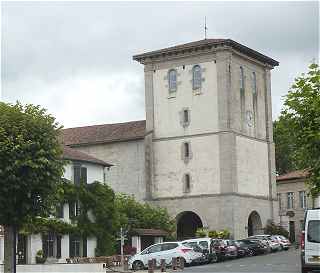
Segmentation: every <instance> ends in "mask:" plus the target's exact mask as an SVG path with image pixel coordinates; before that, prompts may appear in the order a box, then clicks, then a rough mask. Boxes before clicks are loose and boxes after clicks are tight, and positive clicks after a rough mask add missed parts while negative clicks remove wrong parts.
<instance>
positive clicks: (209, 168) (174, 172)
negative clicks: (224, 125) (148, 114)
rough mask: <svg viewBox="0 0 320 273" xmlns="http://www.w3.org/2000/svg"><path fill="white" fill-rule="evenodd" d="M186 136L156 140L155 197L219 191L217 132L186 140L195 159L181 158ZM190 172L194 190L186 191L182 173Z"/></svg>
mask: <svg viewBox="0 0 320 273" xmlns="http://www.w3.org/2000/svg"><path fill="white" fill-rule="evenodd" d="M184 141H186V139H177V140H170V141H169V140H168V141H157V142H154V197H156V198H157V197H169V196H170V197H172V196H182V195H188V194H189V195H197V194H214V193H219V192H220V176H219V175H220V174H219V148H218V147H219V137H218V136H217V135H210V136H201V137H193V138H189V139H187V141H188V142H190V145H191V152H192V158H191V159H190V161H189V162H188V163H185V162H184V160H182V157H181V153H182V149H181V146H182V143H183V142H184ZM185 173H189V174H190V175H191V191H190V193H188V194H184V193H183V175H184V174H185Z"/></svg>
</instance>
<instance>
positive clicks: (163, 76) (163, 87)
mask: <svg viewBox="0 0 320 273" xmlns="http://www.w3.org/2000/svg"><path fill="white" fill-rule="evenodd" d="M195 64H197V63H195ZM195 64H194V65H195ZM198 64H199V65H200V66H201V68H202V69H203V72H202V78H203V79H204V81H203V82H202V87H201V90H198V91H199V92H200V94H198V95H196V94H195V92H194V90H193V89H192V67H193V65H185V68H184V69H183V65H181V64H180V66H176V65H175V64H172V67H170V68H165V69H159V70H156V71H155V73H154V74H153V88H154V92H153V93H154V124H155V130H154V136H155V138H162V137H171V136H177V135H178V136H182V135H190V134H199V133H206V132H212V131H216V130H217V129H218V115H217V101H218V99H217V72H216V64H215V63H214V62H213V61H211V62H203V63H198ZM170 69H176V70H177V73H178V78H177V82H178V87H177V91H176V95H175V97H172V98H168V97H169V91H168V80H167V74H168V71H169V70H170ZM198 91H197V92H198ZM185 107H187V108H189V110H190V120H191V122H190V124H189V126H188V127H186V128H183V126H181V124H180V115H179V112H181V111H182V109H183V108H185Z"/></svg>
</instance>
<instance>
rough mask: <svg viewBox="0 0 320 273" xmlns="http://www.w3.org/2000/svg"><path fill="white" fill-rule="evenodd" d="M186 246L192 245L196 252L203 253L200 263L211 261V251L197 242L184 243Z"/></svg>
mask: <svg viewBox="0 0 320 273" xmlns="http://www.w3.org/2000/svg"><path fill="white" fill-rule="evenodd" d="M182 244H183V245H184V246H187V247H191V248H192V249H193V250H194V251H195V252H199V253H201V254H202V257H201V258H200V259H199V260H198V261H197V263H199V264H204V263H209V253H208V250H207V249H204V248H202V247H201V246H199V245H198V244H197V243H195V242H192V243H188V242H187V243H182Z"/></svg>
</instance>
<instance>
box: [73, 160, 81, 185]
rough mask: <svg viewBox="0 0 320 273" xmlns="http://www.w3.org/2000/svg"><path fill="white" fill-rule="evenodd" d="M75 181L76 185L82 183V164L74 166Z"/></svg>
mask: <svg viewBox="0 0 320 273" xmlns="http://www.w3.org/2000/svg"><path fill="white" fill-rule="evenodd" d="M73 181H74V184H75V185H78V186H79V185H80V183H81V167H80V165H74V166H73Z"/></svg>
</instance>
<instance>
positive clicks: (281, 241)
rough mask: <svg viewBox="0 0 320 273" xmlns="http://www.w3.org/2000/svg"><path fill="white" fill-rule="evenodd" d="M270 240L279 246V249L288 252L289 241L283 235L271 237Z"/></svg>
mask: <svg viewBox="0 0 320 273" xmlns="http://www.w3.org/2000/svg"><path fill="white" fill-rule="evenodd" d="M271 238H272V239H273V240H275V241H277V242H278V243H279V244H280V247H281V249H284V250H288V249H289V248H290V246H291V243H290V241H289V240H288V239H287V238H286V237H284V236H283V235H272V236H271Z"/></svg>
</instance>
